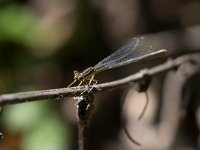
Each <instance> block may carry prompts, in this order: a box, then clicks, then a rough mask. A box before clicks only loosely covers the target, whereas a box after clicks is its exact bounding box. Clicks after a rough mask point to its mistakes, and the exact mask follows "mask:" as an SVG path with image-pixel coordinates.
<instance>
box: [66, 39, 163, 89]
mask: <svg viewBox="0 0 200 150" xmlns="http://www.w3.org/2000/svg"><path fill="white" fill-rule="evenodd" d="M145 45H146V43H145V38H144V37H135V38H132V39H131V40H130V41H129V42H127V44H125V45H124V46H122V47H121V48H119V49H118V50H116V51H115V52H114V53H113V54H111V55H109V56H108V57H106V58H104V59H103V60H102V61H100V62H99V63H97V64H96V65H95V66H93V67H89V68H87V69H85V70H84V71H82V72H79V71H78V70H75V71H74V81H73V82H72V83H71V84H69V85H68V87H71V86H72V85H74V84H75V83H76V82H77V81H79V82H80V83H79V84H78V86H80V85H82V84H84V85H94V84H97V80H96V79H94V77H95V75H96V74H97V73H99V72H102V71H105V70H108V69H113V68H117V67H120V66H124V65H128V64H131V63H134V62H138V61H142V60H145V59H150V58H154V57H160V56H163V55H165V54H166V53H167V50H165V49H161V50H157V51H155V50H154V49H153V48H152V46H145Z"/></svg>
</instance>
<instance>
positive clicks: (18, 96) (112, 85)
mask: <svg viewBox="0 0 200 150" xmlns="http://www.w3.org/2000/svg"><path fill="white" fill-rule="evenodd" d="M188 62H195V63H198V64H200V52H196V53H193V54H187V55H184V56H180V57H178V58H176V59H174V60H173V59H169V60H168V61H167V62H165V63H163V64H160V65H158V66H155V67H153V68H151V69H143V70H141V71H139V72H137V73H135V74H133V75H130V76H128V77H125V78H123V79H120V80H116V81H112V82H107V83H103V84H97V85H94V86H93V87H94V88H95V89H96V90H95V91H94V93H96V92H100V91H104V90H112V89H116V88H122V87H125V86H128V85H131V84H133V83H135V82H137V81H139V80H142V79H144V78H145V77H146V76H149V77H152V76H155V75H157V74H160V73H163V72H166V71H169V70H173V69H176V68H178V67H179V66H181V65H182V64H184V63H188ZM89 88H91V87H89V86H80V87H70V88H60V89H50V90H40V91H31V92H20V93H12V94H3V95H0V105H6V104H17V103H23V102H31V101H39V100H47V99H63V98H64V97H67V96H75V95H76V94H78V93H81V92H83V91H85V90H88V89H89ZM75 93H76V94H75Z"/></svg>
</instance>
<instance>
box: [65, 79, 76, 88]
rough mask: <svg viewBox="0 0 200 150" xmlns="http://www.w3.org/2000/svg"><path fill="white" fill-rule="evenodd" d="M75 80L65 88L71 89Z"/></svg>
mask: <svg viewBox="0 0 200 150" xmlns="http://www.w3.org/2000/svg"><path fill="white" fill-rule="evenodd" d="M76 81H77V80H74V81H73V82H72V83H70V84H69V85H68V86H67V87H71V86H72V85H73V84H74V83H75V82H76Z"/></svg>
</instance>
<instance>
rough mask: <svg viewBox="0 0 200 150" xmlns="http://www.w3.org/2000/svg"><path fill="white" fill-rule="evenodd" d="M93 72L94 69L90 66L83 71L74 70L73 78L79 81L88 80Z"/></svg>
mask: <svg viewBox="0 0 200 150" xmlns="http://www.w3.org/2000/svg"><path fill="white" fill-rule="evenodd" d="M94 74H95V69H94V68H92V67H89V68H87V69H86V70H84V71H83V72H81V73H80V72H78V71H77V70H75V71H74V78H75V79H76V80H79V81H83V80H90V79H91V77H92V76H93V75H94Z"/></svg>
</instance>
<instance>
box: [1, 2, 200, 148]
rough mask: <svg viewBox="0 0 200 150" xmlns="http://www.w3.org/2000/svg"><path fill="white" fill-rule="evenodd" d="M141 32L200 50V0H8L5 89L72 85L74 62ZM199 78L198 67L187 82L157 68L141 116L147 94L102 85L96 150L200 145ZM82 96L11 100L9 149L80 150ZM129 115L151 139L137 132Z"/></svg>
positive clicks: (4, 11) (160, 43)
mask: <svg viewBox="0 0 200 150" xmlns="http://www.w3.org/2000/svg"><path fill="white" fill-rule="evenodd" d="M134 36H144V37H146V39H147V41H148V42H147V43H148V44H149V45H151V46H153V47H154V48H155V49H163V48H164V49H167V50H168V56H171V57H173V56H178V55H180V54H183V53H188V52H192V51H197V50H199V49H200V1H198V0H148V1H146V0H124V1H120V0H101V1H98V0H76V1H75V0H0V94H5V93H14V92H22V91H31V90H42V89H50V88H62V87H67V85H68V84H69V83H70V82H72V81H73V70H75V69H77V70H80V71H81V70H84V69H85V68H87V67H90V66H93V65H95V64H96V63H97V62H98V61H100V60H101V59H103V58H104V57H106V56H108V55H109V54H110V53H112V52H113V51H114V50H116V49H117V48H119V47H120V46H122V45H123V43H125V42H126V41H127V40H129V39H130V38H132V37H134ZM148 44H147V45H148ZM166 59H167V58H166V57H164V58H159V59H155V60H148V61H143V62H140V63H136V64H132V65H128V66H125V67H122V68H117V69H114V70H110V71H106V72H105V73H101V74H99V75H97V79H98V81H99V83H102V82H107V81H112V80H116V79H119V78H122V77H125V76H127V75H130V74H132V73H134V72H136V71H138V70H140V69H142V68H147V67H151V66H154V65H156V64H159V63H162V62H164V61H166ZM189 67H190V66H189ZM183 70H184V69H182V71H183ZM199 79H200V78H199V75H198V74H195V75H194V76H192V77H190V78H189V79H188V78H187V81H186V78H185V77H184V76H183V75H182V74H181V73H177V72H175V71H172V72H169V73H168V74H161V75H157V76H156V77H155V78H154V79H153V81H152V84H151V86H150V88H149V90H148V94H149V97H150V103H149V106H148V109H147V112H146V113H145V115H144V118H143V119H142V120H141V121H137V117H138V116H139V114H140V112H141V110H142V107H143V106H144V103H145V95H144V94H143V93H137V92H136V91H135V90H134V88H132V87H130V88H129V89H121V90H115V91H109V92H102V93H99V94H96V95H95V103H96V112H95V114H94V117H93V119H92V120H91V124H90V127H89V128H87V130H86V147H87V150H94V149H95V150H118V149H127V150H129V149H146V150H147V149H148V150H149V149H154V150H155V149H185V150H186V149H190V150H191V149H198V148H199V147H200V138H199V129H200V109H199V99H200V95H199V92H200V91H199V90H200V89H199V86H198V85H200V84H199V83H200V80H199ZM124 100H126V104H125V107H124V117H125V122H121V117H122V115H121V112H122V109H123V107H122V102H123V101H124ZM75 103H76V101H75V100H73V99H72V98H65V99H64V98H61V99H59V100H56V99H52V100H49V101H39V102H32V103H24V104H17V105H12V106H5V107H4V109H3V110H4V111H3V113H2V114H1V117H0V121H1V122H0V131H1V132H2V133H3V134H4V139H3V142H2V143H1V144H0V150H55V149H56V150H77V149H78V128H77V120H76V108H75ZM180 108H181V109H180ZM122 123H123V124H126V126H127V128H128V130H129V132H130V134H131V135H132V136H133V137H134V138H135V139H136V140H137V141H140V142H141V143H142V145H143V146H142V147H137V146H136V145H134V144H133V143H131V142H130V141H129V139H128V138H127V137H126V135H125V134H124V132H123V130H122V128H121V126H122Z"/></svg>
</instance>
